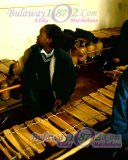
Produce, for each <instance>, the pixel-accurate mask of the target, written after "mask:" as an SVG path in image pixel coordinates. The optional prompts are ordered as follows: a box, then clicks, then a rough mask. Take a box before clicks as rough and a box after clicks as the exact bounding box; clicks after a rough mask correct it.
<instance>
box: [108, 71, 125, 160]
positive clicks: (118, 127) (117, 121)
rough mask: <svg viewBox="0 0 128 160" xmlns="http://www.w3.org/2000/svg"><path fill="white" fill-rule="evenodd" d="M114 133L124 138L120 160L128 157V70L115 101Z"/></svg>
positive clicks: (120, 80) (119, 152)
mask: <svg viewBox="0 0 128 160" xmlns="http://www.w3.org/2000/svg"><path fill="white" fill-rule="evenodd" d="M111 127H112V130H111V131H112V132H113V133H115V134H120V135H121V137H122V148H121V149H120V150H119V151H118V152H117V157H118V159H121V157H123V156H124V157H125V156H126V155H128V68H127V69H126V70H125V71H124V72H123V74H122V75H121V77H120V79H119V81H118V84H117V88H116V92H115V97H114V101H113V114H112V124H111Z"/></svg>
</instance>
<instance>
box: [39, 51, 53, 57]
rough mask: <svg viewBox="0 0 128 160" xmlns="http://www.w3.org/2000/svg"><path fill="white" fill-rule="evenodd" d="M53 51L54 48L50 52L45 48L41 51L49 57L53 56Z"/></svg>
mask: <svg viewBox="0 0 128 160" xmlns="http://www.w3.org/2000/svg"><path fill="white" fill-rule="evenodd" d="M53 52H54V49H53V50H52V51H51V52H50V53H47V52H45V50H44V49H42V50H41V51H40V53H43V54H44V55H45V56H46V57H47V58H48V57H51V56H52V55H53Z"/></svg>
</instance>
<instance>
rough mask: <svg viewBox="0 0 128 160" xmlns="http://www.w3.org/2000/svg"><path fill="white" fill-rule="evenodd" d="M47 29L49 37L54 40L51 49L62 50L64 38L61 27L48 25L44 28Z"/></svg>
mask: <svg viewBox="0 0 128 160" xmlns="http://www.w3.org/2000/svg"><path fill="white" fill-rule="evenodd" d="M44 27H45V29H46V33H47V36H48V37H49V38H52V43H51V47H53V48H61V46H62V41H63V40H62V38H63V33H62V30H61V28H60V27H59V26H57V25H56V24H47V25H45V26H44Z"/></svg>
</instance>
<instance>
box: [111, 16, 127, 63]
mask: <svg viewBox="0 0 128 160" xmlns="http://www.w3.org/2000/svg"><path fill="white" fill-rule="evenodd" d="M112 60H113V62H115V63H116V64H117V65H118V64H122V65H125V64H128V19H127V20H126V21H125V22H124V23H123V25H122V27H121V31H120V39H119V42H118V43H117V46H116V53H115V55H114V57H113V58H112Z"/></svg>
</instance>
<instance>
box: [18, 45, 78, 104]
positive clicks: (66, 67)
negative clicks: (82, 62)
mask: <svg viewBox="0 0 128 160" xmlns="http://www.w3.org/2000/svg"><path fill="white" fill-rule="evenodd" d="M40 50H41V49H40V47H39V46H38V45H33V46H32V47H31V53H30V56H29V57H28V60H27V62H26V63H25V65H24V70H23V72H22V75H21V79H22V83H23V84H22V86H23V87H22V91H23V103H24V104H25V105H26V104H27V105H29V106H31V105H33V104H34V102H35V101H37V103H36V104H37V105H40V104H38V100H37V99H38V96H35V93H36V92H37V94H36V95H39V91H40V90H41V89H42V88H43V86H45V84H42V83H41V82H40V81H39V80H40V77H38V78H37V73H39V72H40V73H41V68H40V64H41V61H42V57H41V54H40ZM54 56H55V59H56V60H55V68H54V74H53V79H52V85H51V90H52V91H54V92H55V94H56V99H60V100H61V101H62V102H63V104H65V103H67V102H68V100H69V99H70V96H71V94H72V93H73V91H74V88H75V85H76V72H75V69H74V66H73V63H72V60H71V57H70V55H69V54H68V53H66V52H65V51H63V50H62V49H54ZM42 75H43V73H42ZM39 96H40V95H39ZM48 101H49V99H48ZM34 107H35V106H34Z"/></svg>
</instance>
